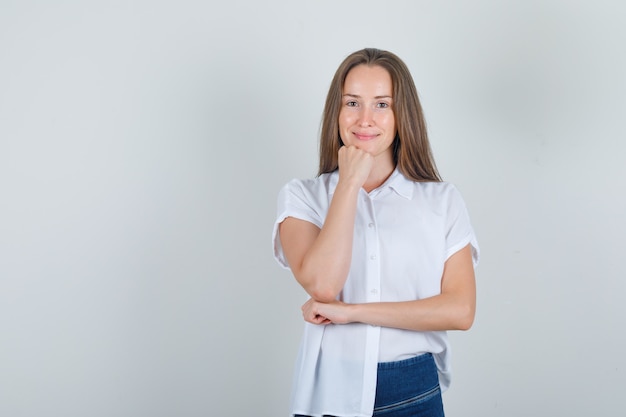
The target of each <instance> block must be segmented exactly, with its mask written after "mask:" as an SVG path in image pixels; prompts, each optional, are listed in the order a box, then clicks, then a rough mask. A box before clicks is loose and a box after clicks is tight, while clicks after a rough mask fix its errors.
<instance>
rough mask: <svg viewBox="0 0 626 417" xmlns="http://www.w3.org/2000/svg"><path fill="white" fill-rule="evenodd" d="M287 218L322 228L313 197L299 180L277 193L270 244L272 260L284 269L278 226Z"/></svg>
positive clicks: (285, 264)
mask: <svg viewBox="0 0 626 417" xmlns="http://www.w3.org/2000/svg"><path fill="white" fill-rule="evenodd" d="M287 217H294V218H297V219H300V220H305V221H308V222H310V223H313V224H314V225H316V226H317V227H319V228H320V229H321V228H322V225H323V219H322V217H321V216H320V213H319V209H318V208H317V207H316V204H315V201H314V197H313V195H312V193H311V192H310V191H309V190H308V189H307V188H306V186H305V184H304V183H303V181H301V180H295V179H294V180H291V181H290V182H288V183H287V184H286V185H285V186H283V188H282V189H281V190H280V192H279V193H278V202H277V216H276V221H275V222H274V227H273V230H272V243H273V246H274V259H276V261H278V263H279V264H280V265H281V266H282V267H283V268H286V269H288V268H289V263H288V262H287V259H286V258H285V254H284V252H283V247H282V244H281V242H280V234H279V233H278V226H279V225H280V224H281V223H282V222H283V220H285V219H286V218H287Z"/></svg>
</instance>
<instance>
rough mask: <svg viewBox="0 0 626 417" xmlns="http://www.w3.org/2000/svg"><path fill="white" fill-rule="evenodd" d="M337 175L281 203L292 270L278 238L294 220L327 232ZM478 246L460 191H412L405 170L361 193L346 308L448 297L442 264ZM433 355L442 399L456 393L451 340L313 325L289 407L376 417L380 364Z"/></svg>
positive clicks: (291, 191) (292, 189) (445, 187)
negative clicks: (451, 391)
mask: <svg viewBox="0 0 626 417" xmlns="http://www.w3.org/2000/svg"><path fill="white" fill-rule="evenodd" d="M338 178H339V174H338V172H337V171H335V172H333V173H330V174H322V175H320V176H319V177H317V178H315V179H310V180H297V179H294V180H292V181H290V182H289V183H287V184H286V185H285V186H284V187H283V188H282V189H281V191H280V193H279V196H278V217H277V219H276V223H275V224H274V230H273V244H274V256H275V258H276V260H277V261H278V262H279V263H280V264H281V265H282V266H283V267H284V268H289V265H288V263H287V259H286V258H285V256H284V253H283V249H282V246H281V242H280V236H279V234H278V225H279V224H280V223H281V222H282V221H283V220H284V219H285V218H287V217H294V218H298V219H301V220H306V221H308V222H311V223H313V224H314V225H316V226H317V227H319V228H321V227H322V225H323V224H324V220H325V218H326V214H327V213H328V208H329V205H330V202H331V199H332V196H333V193H334V191H335V188H336V186H337V181H338ZM468 244H470V245H471V248H472V257H473V262H474V266H476V265H477V264H478V259H479V248H478V243H477V241H476V237H475V235H474V231H473V229H472V226H471V224H470V220H469V216H468V213H467V209H466V207H465V203H464V202H463V199H462V197H461V195H460V194H459V192H458V191H457V189H456V188H455V187H454V185H452V184H450V183H446V182H414V181H411V180H408V179H407V178H405V177H404V176H403V175H402V174H401V173H400V172H399V171H398V170H397V169H396V170H395V171H394V172H393V173H392V175H391V176H390V177H389V178H388V179H387V181H385V183H384V184H383V185H381V186H380V187H378V188H377V189H375V190H372V191H371V192H370V193H369V194H368V193H367V192H366V191H365V190H363V189H361V191H360V193H359V196H358V202H357V214H356V219H355V225H354V240H353V250H352V263H351V266H350V272H349V275H348V278H347V280H346V283H345V285H344V287H343V290H342V291H341V293H340V294H339V299H340V300H342V301H344V302H346V303H370V302H380V301H408V300H415V299H422V298H426V297H431V296H434V295H437V294H439V293H440V292H441V277H442V274H443V268H444V263H445V262H446V260H447V259H448V258H449V257H450V256H451V255H453V254H454V253H455V252H457V251H459V250H460V249H462V248H464V247H465V246H466V245H468ZM427 352H431V353H432V354H433V356H434V358H435V362H436V364H437V368H438V371H439V383H440V385H441V388H442V390H445V389H447V388H448V386H449V384H450V354H449V352H450V350H449V343H448V338H447V334H446V332H444V331H436V332H417V331H410V330H400V329H393V328H386V327H377V326H370V325H367V324H361V323H351V324H344V325H335V324H329V325H314V324H310V323H305V328H304V334H303V337H302V341H301V345H300V350H299V353H298V357H297V361H296V365H295V371H294V385H293V392H292V400H291V413H292V414H306V415H310V416H321V415H323V414H332V415H336V416H371V415H372V411H373V408H374V399H375V394H376V373H377V364H378V362H389V361H397V360H402V359H407V358H410V357H413V356H416V355H419V354H422V353H427Z"/></svg>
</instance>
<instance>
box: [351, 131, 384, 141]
mask: <svg viewBox="0 0 626 417" xmlns="http://www.w3.org/2000/svg"><path fill="white" fill-rule="evenodd" d="M354 136H355V137H356V138H357V139H358V140H372V139H376V138H377V137H378V135H377V134H368V135H366V134H363V133H354Z"/></svg>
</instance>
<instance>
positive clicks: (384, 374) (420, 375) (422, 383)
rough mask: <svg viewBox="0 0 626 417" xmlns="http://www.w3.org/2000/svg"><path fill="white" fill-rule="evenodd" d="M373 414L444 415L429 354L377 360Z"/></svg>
mask: <svg viewBox="0 0 626 417" xmlns="http://www.w3.org/2000/svg"><path fill="white" fill-rule="evenodd" d="M295 417H306V416H301V415H299V414H298V415H296V416H295ZM328 417H332V416H328ZM373 417H444V413H443V403H442V401H441V389H440V388H439V376H438V375H437V365H435V360H434V359H433V355H432V354H430V353H426V354H424V355H419V356H415V357H413V358H409V359H405V360H403V361H397V362H382V363H379V364H378V382H377V384H376V401H375V403H374V414H373Z"/></svg>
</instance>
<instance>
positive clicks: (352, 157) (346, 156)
mask: <svg viewBox="0 0 626 417" xmlns="http://www.w3.org/2000/svg"><path fill="white" fill-rule="evenodd" d="M338 165H339V181H345V182H347V183H349V184H352V185H354V186H356V187H359V188H360V187H362V186H363V184H365V181H367V178H368V177H369V175H370V173H371V172H372V167H373V166H374V157H373V156H372V155H371V154H370V153H368V152H365V151H364V150H362V149H359V148H357V147H356V146H342V147H341V148H339V154H338Z"/></svg>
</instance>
